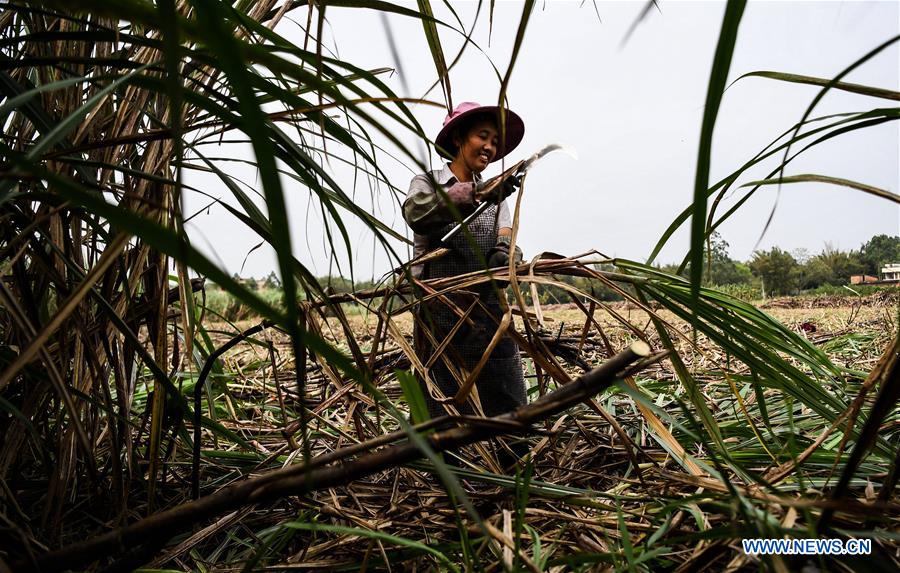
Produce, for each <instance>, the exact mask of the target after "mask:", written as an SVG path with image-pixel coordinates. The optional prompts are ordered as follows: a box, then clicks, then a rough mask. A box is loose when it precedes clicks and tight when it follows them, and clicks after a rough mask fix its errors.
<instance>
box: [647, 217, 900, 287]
mask: <svg viewBox="0 0 900 573" xmlns="http://www.w3.org/2000/svg"><path fill="white" fill-rule="evenodd" d="M706 260H707V264H706V268H705V269H704V283H705V284H706V285H707V286H714V287H734V286H746V287H750V288H752V289H754V290H756V291H757V292H758V293H759V294H760V295H762V296H763V297H765V296H772V295H788V294H798V293H799V292H801V291H809V290H815V289H818V288H821V287H827V286H843V285H848V284H850V277H851V276H853V275H868V276H871V277H876V278H879V279H880V278H881V274H880V273H881V269H882V267H884V266H885V265H887V264H889V263H900V236H891V235H875V236H874V237H872V238H871V239H869V240H868V241H866V242H865V243H863V244H862V245H861V246H860V248H859V249H857V250H850V251H841V250H839V249H836V248H834V247H833V246H832V245H830V244H827V243H826V245H825V248H824V249H823V250H822V252H820V253H818V254H815V255H813V254H810V253H809V251H807V250H806V249H796V250H793V251H786V250H783V249H781V248H779V247H772V248H771V249H769V250H763V251H756V252H754V253H753V256H752V257H751V258H750V260H749V261H747V262H740V261H737V260H735V259H732V258H731V257H730V256H729V254H728V243H727V242H726V241H725V240H724V239H723V238H722V237H721V236H720V235H719V234H718V233H714V234H713V235H712V237H711V239H710V243H709V248H708V252H707V259H706ZM662 270H664V271H667V272H670V273H673V274H681V275H683V276H687V275H688V273H689V265H687V266H685V267H684V268H682V269H679V265H666V266H663V267H662Z"/></svg>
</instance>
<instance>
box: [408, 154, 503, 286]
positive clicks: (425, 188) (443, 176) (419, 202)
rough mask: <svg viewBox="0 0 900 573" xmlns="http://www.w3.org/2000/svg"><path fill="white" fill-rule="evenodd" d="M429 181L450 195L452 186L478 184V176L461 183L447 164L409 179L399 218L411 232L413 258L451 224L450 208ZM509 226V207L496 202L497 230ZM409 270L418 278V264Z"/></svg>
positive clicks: (420, 253) (433, 244)
mask: <svg viewBox="0 0 900 573" xmlns="http://www.w3.org/2000/svg"><path fill="white" fill-rule="evenodd" d="M432 178H434V181H436V182H437V183H438V184H439V185H441V186H442V187H443V189H444V192H446V193H447V194H448V195H452V194H453V193H452V191H453V190H454V189H453V188H454V187H456V186H460V185H469V186H471V185H474V184H476V183H478V182H480V181H481V176H480V174H477V173H476V174H475V183H461V182H460V181H459V180H458V179H457V178H456V175H454V174H453V171H451V170H450V164H449V163H448V164H446V165H444V168H443V169H436V170H434V171H432V172H431V173H430V174H426V173H423V174H421V175H416V176H415V177H413V180H412V182H410V184H409V192H407V194H406V200H405V201H404V202H403V218H404V219H405V220H406V222H407V224H408V225H409V226H410V228H411V229H413V257H418V256H420V255H423V254H425V253H427V252H428V251H429V250H431V249H433V248H435V247H437V246H438V245H437V241H438V240H440V236H441V235H442V234H443V233H440V230H442V229H443V228H444V227H445V226H446V225H447V224H449V223H453V222H455V219H454V218H453V215H452V214H451V213H450V209H448V207H447V205H446V203H445V202H444V201H443V200H442V199H441V197H440V195H438V194H437V193H436V192H435V190H434V186H433V183H432ZM509 227H512V217H511V216H510V213H509V206H508V205H507V204H506V201H505V200H504V201H503V202H502V203H500V209H499V211H498V214H497V229H503V228H509ZM412 271H413V275H415V276H419V275H420V274H421V272H422V267H421V265H416V266H415V267H413V269H412Z"/></svg>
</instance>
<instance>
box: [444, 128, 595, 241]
mask: <svg viewBox="0 0 900 573" xmlns="http://www.w3.org/2000/svg"><path fill="white" fill-rule="evenodd" d="M554 151H562V152H564V153H566V154H567V155H569V156H570V157H572V158H575V159H577V158H578V156H577V155H576V153H575V150H574V149H572V148H569V147H566V146H563V145H560V144H558V143H551V144H550V145H548V146H546V147H544V148H543V149H541V150H539V151H538V152H537V153H535V154H534V155H532V156H531V157H529V158H528V159H525V160H522V161H519V162H518V163H516V164H515V165H513V166H512V167H510V168H509V169H507V170H506V171H504V172H503V173H501V174H500V175H498V176H497V177H494V178H493V179H491V180H490V181H487V182H486V183H484V184H483V185H481V186H480V188H479V189H478V192H479V193H488V192H490V191H491V190H493V189H494V188H495V187H496V186H498V185H500V184H501V183H502V182H503V181H505V180H506V178H507V177H510V176H513V175H514V176H517V177H521V176H523V175H525V174H526V173H527V172H528V170H529V169H531V167H532V166H533V165H534V164H535V163H536V162H537V160H538V159H540V158H542V157H544V156H545V155H547V154H549V153H553V152H554ZM492 204H493V203H491V201H485V202H483V203H481V204H480V205H478V207H477V208H476V209H475V210H474V211H472V212H471V213H470V214H469V215H468V216H467V217H466V218H465V219H463V220H462V221H460V222H459V223H457V224H456V225H455V226H454V227H453V228H452V229H450V230H449V231H447V234H446V235H444V236H443V237H441V244H442V245H446V244H447V241H449V240H450V239H452V238H453V237H455V236H456V235H458V234H459V232H460V231H462V230H463V227H468V226H469V223H471V222H472V221H474V220H475V219H476V218H477V217H478V216H479V215H481V214H482V213H484V211H485V209H487V208H488V207H489V206H491V205H492Z"/></svg>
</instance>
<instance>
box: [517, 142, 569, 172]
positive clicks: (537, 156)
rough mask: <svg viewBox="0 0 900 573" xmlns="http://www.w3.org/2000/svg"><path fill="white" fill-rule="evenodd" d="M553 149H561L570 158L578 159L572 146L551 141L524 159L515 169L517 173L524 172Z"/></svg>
mask: <svg viewBox="0 0 900 573" xmlns="http://www.w3.org/2000/svg"><path fill="white" fill-rule="evenodd" d="M554 151H562V152H563V153H565V154H566V155H568V156H569V157H571V158H572V159H578V153H577V152H576V151H575V149H574V148H573V147H569V146H567V145H561V144H559V143H551V144H550V145H548V146H546V147H544V148H543V149H540V150H539V151H538V152H537V153H535V154H534V155H532V156H531V157H529V158H528V159H526V160H525V161H524V162H523V163H522V165H520V166H519V168H518V169H517V170H516V172H517V173H526V172H527V171H528V170H529V169H531V166H532V165H534V164H535V162H537V160H538V159H540V158H541V157H544V156H545V155H547V154H550V153H553V152H554Z"/></svg>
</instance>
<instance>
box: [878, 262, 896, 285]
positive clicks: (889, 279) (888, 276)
mask: <svg viewBox="0 0 900 573" xmlns="http://www.w3.org/2000/svg"><path fill="white" fill-rule="evenodd" d="M881 280H882V281H884V282H886V283H896V282H900V263H888V264H886V265H884V266H883V267H882V268H881Z"/></svg>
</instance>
